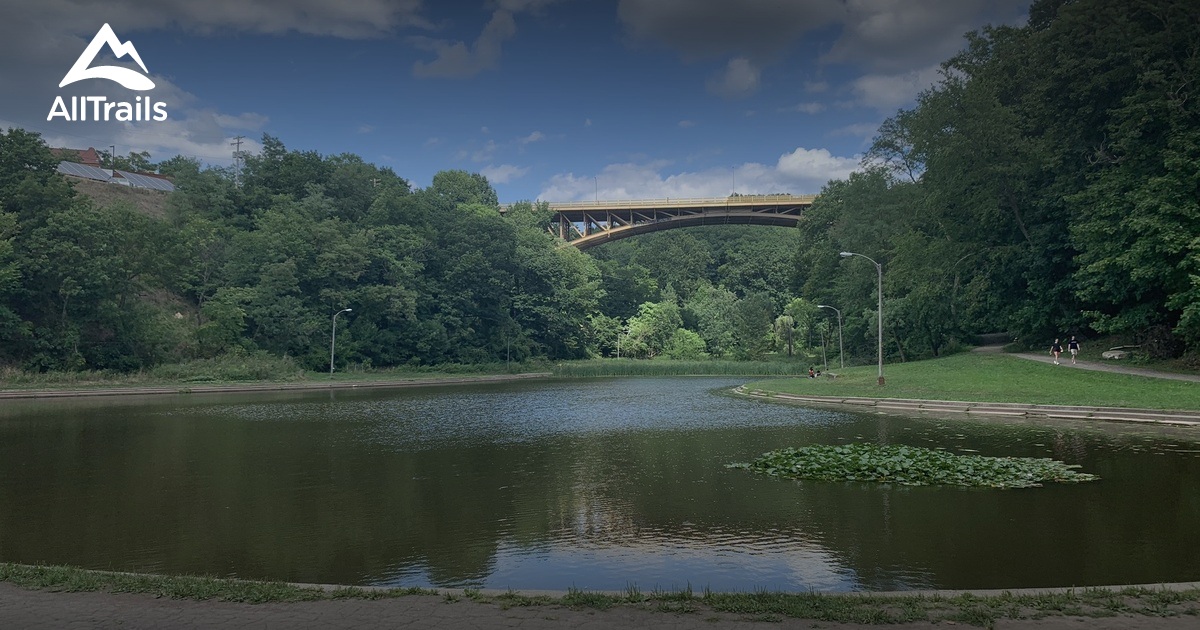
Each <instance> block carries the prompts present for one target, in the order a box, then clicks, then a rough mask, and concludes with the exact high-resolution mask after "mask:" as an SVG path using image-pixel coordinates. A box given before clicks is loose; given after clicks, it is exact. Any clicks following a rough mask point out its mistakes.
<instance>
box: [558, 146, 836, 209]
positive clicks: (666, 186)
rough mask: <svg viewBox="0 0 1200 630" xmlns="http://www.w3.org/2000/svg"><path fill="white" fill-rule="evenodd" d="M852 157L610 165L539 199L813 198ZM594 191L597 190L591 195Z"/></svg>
mask: <svg viewBox="0 0 1200 630" xmlns="http://www.w3.org/2000/svg"><path fill="white" fill-rule="evenodd" d="M858 164H859V159H858V157H838V156H835V155H833V154H831V153H830V152H829V151H828V150H826V149H805V148H803V147H800V148H797V149H796V150H795V151H792V152H789V153H785V154H783V155H781V156H780V157H779V159H778V160H777V161H776V163H775V164H760V163H757V162H747V163H745V164H742V165H739V166H737V167H736V168H733V169H728V168H710V169H706V170H703V171H685V172H680V173H666V172H665V171H666V169H667V168H668V167H669V166H671V163H670V162H664V161H659V162H648V163H637V162H627V163H621V164H610V165H608V166H606V167H604V169H603V170H602V171H600V173H598V174H597V175H595V176H594V177H595V180H593V176H585V175H575V174H573V173H564V174H559V175H555V176H553V177H551V178H550V180H549V181H548V182H547V183H546V184H545V186H544V187H543V189H542V191H541V193H540V194H539V195H538V198H539V199H543V200H547V201H586V200H588V199H592V198H593V196H594V195H599V196H600V198H602V199H664V198H675V199H684V198H691V197H724V196H726V195H729V194H730V193H731V192H733V190H734V186H735V181H734V180H735V179H736V190H737V192H738V193H741V194H771V193H792V194H814V193H817V192H820V190H821V188H822V187H823V186H824V185H825V184H826V183H827V182H828V181H829V180H831V179H844V178H846V177H848V176H849V175H850V173H851V172H852V171H854V170H856V169H857V168H858ZM597 188H598V190H596V189H597Z"/></svg>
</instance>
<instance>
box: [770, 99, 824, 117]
mask: <svg viewBox="0 0 1200 630" xmlns="http://www.w3.org/2000/svg"><path fill="white" fill-rule="evenodd" d="M779 111H781V112H799V113H801V114H819V113H821V112H823V111H825V105H823V104H821V103H816V102H811V101H810V102H808V103H797V104H795V105H792V106H791V107H781V108H780V109H779Z"/></svg>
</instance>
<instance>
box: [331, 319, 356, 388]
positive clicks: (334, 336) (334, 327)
mask: <svg viewBox="0 0 1200 630" xmlns="http://www.w3.org/2000/svg"><path fill="white" fill-rule="evenodd" d="M353 310H354V309H352V308H344V309H342V310H340V311H338V312H336V313H334V314H333V332H331V333H330V334H329V380H331V381H332V380H333V343H334V341H336V340H337V316H338V315H341V314H342V313H349V312H350V311H353Z"/></svg>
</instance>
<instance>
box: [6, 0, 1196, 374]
mask: <svg viewBox="0 0 1200 630" xmlns="http://www.w3.org/2000/svg"><path fill="white" fill-rule="evenodd" d="M1197 77H1200V6H1198V5H1196V4H1195V3H1194V2H1188V1H1185V0H1152V1H1147V2H1139V3H1129V2H1125V1H1123V0H1074V1H1071V0H1041V1H1039V2H1036V3H1034V4H1033V6H1032V7H1031V8H1030V16H1029V22H1028V24H1027V25H1025V26H1022V27H1007V26H1005V27H994V28H987V29H984V30H983V31H982V32H978V33H972V34H970V35H968V45H967V47H966V48H965V49H964V51H963V52H961V53H960V54H958V55H957V56H955V57H954V58H952V59H950V60H948V61H946V62H945V63H944V64H943V66H942V78H941V80H940V81H939V82H938V84H936V85H935V86H934V87H932V88H931V89H929V90H927V91H925V92H923V93H922V94H921V95H920V97H919V99H918V100H917V103H916V105H915V106H914V107H913V108H912V109H908V110H902V111H899V112H898V113H897V114H896V115H894V116H892V117H891V118H889V119H888V120H887V121H886V122H885V123H884V124H883V125H882V126H881V127H880V129H879V132H878V135H877V137H876V139H875V141H874V143H873V145H872V147H871V149H870V151H869V152H868V153H867V154H866V156H865V158H864V160H863V166H862V168H861V169H860V171H859V172H857V173H855V174H853V175H852V176H851V177H849V178H848V179H846V180H839V181H831V182H829V183H828V184H827V185H826V186H825V187H824V188H823V190H822V191H821V195H820V197H819V198H818V200H817V202H816V203H815V204H814V206H813V208H812V209H811V210H810V211H809V212H808V213H807V214H806V215H805V216H804V218H803V219H802V220H801V221H800V225H799V226H798V229H787V228H766V227H747V226H735V227H724V226H721V227H704V228H689V229H684V230H673V231H668V232H660V233H654V234H648V235H643V236H639V237H636V238H632V239H628V240H624V241H617V242H614V243H610V244H607V245H604V246H601V247H598V248H596V249H592V250H589V251H588V252H586V253H585V252H580V251H578V250H576V249H575V248H572V247H561V246H560V245H561V242H560V241H557V240H556V239H555V237H553V236H552V235H551V234H550V233H549V231H548V230H547V229H546V228H547V227H548V225H549V223H550V218H551V212H550V211H549V210H548V208H546V207H545V206H544V205H540V204H533V203H528V202H526V203H518V204H514V205H513V206H511V207H508V208H505V209H504V211H502V209H501V207H500V205H499V203H498V200H497V198H496V193H495V191H494V190H493V189H492V187H491V186H490V185H489V183H488V182H487V180H486V179H485V178H484V177H483V176H481V175H478V174H472V173H467V172H464V171H445V172H442V173H439V174H438V175H436V176H435V177H434V179H433V181H432V183H431V185H430V186H429V187H428V188H424V189H419V188H413V187H412V186H411V185H410V184H409V182H407V181H406V180H404V179H403V178H402V177H400V176H399V175H397V174H396V173H394V172H392V171H391V170H390V169H387V168H381V167H377V166H375V165H372V164H369V163H366V162H365V161H363V160H362V159H361V158H359V157H358V156H355V155H349V154H341V155H320V154H317V153H316V152H312V151H299V150H289V149H288V148H287V147H285V146H284V144H283V143H282V142H281V141H280V140H279V139H277V138H273V137H271V136H264V138H263V150H262V151H261V152H260V153H259V154H258V155H251V156H247V157H246V159H245V164H244V168H242V169H241V170H240V172H239V173H237V174H236V176H235V174H234V173H233V171H231V170H229V169H222V168H204V167H202V165H201V164H199V163H198V162H196V161H194V160H190V159H188V158H184V157H175V158H172V159H169V160H166V161H163V162H161V163H158V164H153V163H150V162H149V160H148V157H149V156H147V155H146V154H131V155H130V156H129V158H128V159H126V160H125V161H124V162H122V163H128V164H130V165H131V166H136V167H138V168H140V169H143V170H157V171H158V172H160V173H163V174H165V175H169V176H170V177H172V178H173V179H174V181H175V184H176V189H177V190H176V192H174V193H171V194H170V195H169V196H168V197H166V199H165V204H164V210H163V211H162V212H161V213H148V212H145V211H144V210H141V211H139V210H137V209H135V208H134V207H133V206H131V205H126V204H123V203H113V204H108V205H100V204H97V203H95V202H93V201H92V200H91V199H90V198H89V197H87V196H86V195H82V194H77V193H76V191H75V190H74V188H73V185H72V184H71V183H69V182H68V181H67V180H66V179H65V178H64V177H63V176H61V175H59V174H58V173H57V172H56V164H57V160H56V158H54V157H52V156H51V153H50V152H49V150H48V149H47V147H46V146H45V144H44V143H43V142H42V140H41V138H40V137H39V136H38V135H37V134H34V133H30V132H26V131H23V130H20V129H10V130H7V131H3V130H0V340H3V343H2V344H0V365H8V366H11V367H16V368H21V369H25V370H32V371H44V370H75V369H112V370H121V371H128V370H137V369H142V368H146V367H149V366H153V365H157V364H162V363H172V362H181V361H187V360H190V359H197V358H211V357H221V356H227V355H230V354H233V355H246V354H255V353H263V354H267V355H271V356H279V357H290V358H291V359H292V360H294V361H296V362H297V363H298V364H299V365H301V366H304V367H307V368H311V369H320V368H321V367H322V366H327V365H328V360H329V335H330V328H331V317H332V316H333V314H334V313H337V312H338V311H340V310H342V309H344V308H353V311H352V312H350V313H345V314H343V316H342V319H341V320H340V321H339V328H338V336H337V346H338V363H339V364H340V365H347V364H352V365H357V366H362V367H389V366H399V365H408V366H424V365H436V364H444V363H487V362H496V361H523V360H527V359H551V360H559V359H573V358H585V357H591V356H615V355H617V354H618V353H620V355H621V356H623V357H638V358H655V357H670V358H704V357H721V358H733V359H761V358H768V357H789V356H799V357H801V359H799V360H801V361H813V360H815V358H817V357H820V356H821V350H822V349H825V350H826V351H827V352H828V353H831V354H829V356H830V359H831V362H832V357H833V356H834V355H835V354H836V348H837V320H836V318H835V317H834V315H833V313H832V312H831V311H830V310H826V309H819V308H818V305H831V306H834V307H837V308H838V309H840V310H841V313H842V315H843V317H844V333H845V334H844V338H845V345H846V351H847V355H848V356H849V357H850V358H857V359H858V360H859V361H861V362H870V361H872V360H873V357H874V349H875V317H876V305H875V304H876V297H875V285H876V274H875V269H874V268H873V267H872V266H871V265H870V263H869V262H867V261H865V260H862V259H860V258H857V257H852V258H842V257H840V256H839V254H838V253H839V252H841V251H853V252H858V253H862V254H865V255H867V256H870V257H871V258H873V259H874V260H876V261H878V262H879V263H881V264H882V265H883V270H884V279H883V282H884V298H885V305H884V313H885V318H884V323H885V335H884V337H885V342H886V346H885V351H886V352H887V353H888V355H889V360H911V359H914V358H920V357H927V356H937V355H940V354H942V353H945V352H948V351H952V350H953V349H955V348H957V347H959V346H960V345H961V344H962V343H964V342H966V341H969V340H970V339H971V337H972V336H973V335H975V334H978V333H984V332H1008V333H1011V334H1013V335H1015V336H1016V337H1017V338H1018V339H1019V340H1021V341H1023V342H1025V343H1028V344H1029V345H1032V346H1045V345H1048V343H1049V341H1050V340H1051V339H1052V338H1053V337H1056V336H1063V335H1067V334H1079V335H1083V336H1085V337H1092V336H1095V335H1109V334H1112V335H1123V336H1127V337H1129V338H1131V339H1132V340H1134V341H1136V342H1138V343H1141V344H1142V345H1143V347H1144V348H1145V349H1146V350H1147V352H1149V353H1150V354H1152V355H1155V356H1160V357H1177V356H1182V355H1185V354H1189V353H1190V356H1196V355H1197V354H1200V94H1197V81H1196V78H1197ZM118 159H124V158H118Z"/></svg>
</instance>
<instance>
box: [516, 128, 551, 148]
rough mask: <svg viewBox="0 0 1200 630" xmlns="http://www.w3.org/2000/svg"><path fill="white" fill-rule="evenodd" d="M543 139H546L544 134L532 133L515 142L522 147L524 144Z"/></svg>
mask: <svg viewBox="0 0 1200 630" xmlns="http://www.w3.org/2000/svg"><path fill="white" fill-rule="evenodd" d="M545 139H546V134H544V133H542V132H540V131H534V132H533V133H531V134H529V135H528V136H525V137H523V138H519V139H518V140H517V142H519V143H520V144H523V145H524V144H529V143H531V142H538V141H540V140H545Z"/></svg>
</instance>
